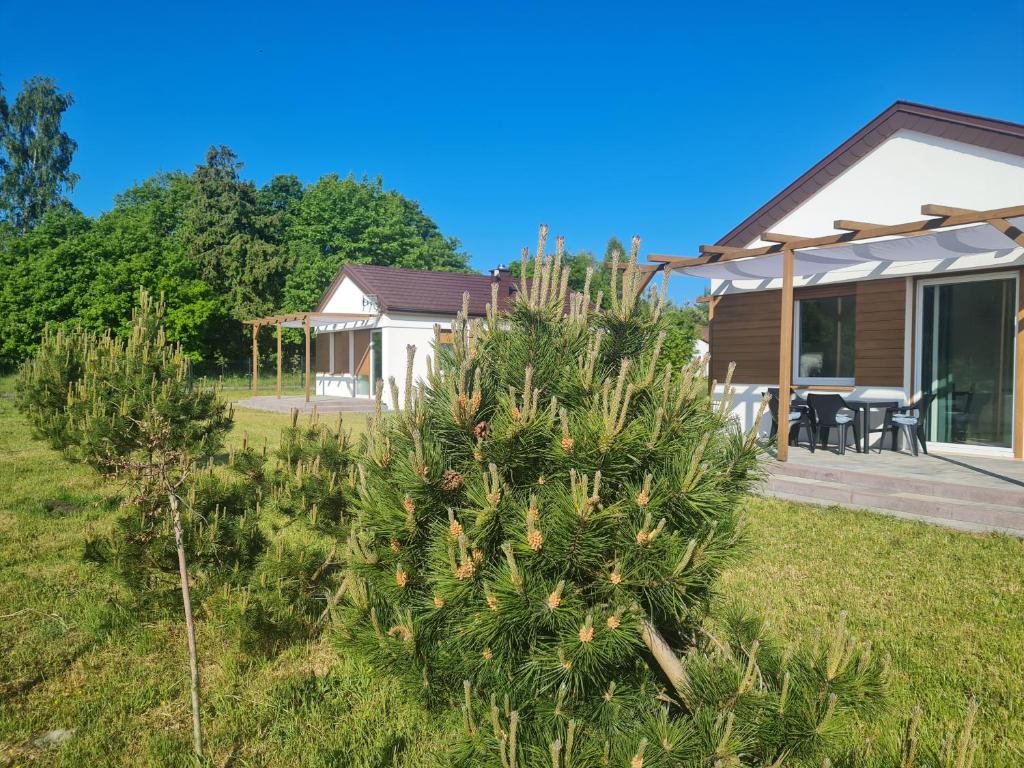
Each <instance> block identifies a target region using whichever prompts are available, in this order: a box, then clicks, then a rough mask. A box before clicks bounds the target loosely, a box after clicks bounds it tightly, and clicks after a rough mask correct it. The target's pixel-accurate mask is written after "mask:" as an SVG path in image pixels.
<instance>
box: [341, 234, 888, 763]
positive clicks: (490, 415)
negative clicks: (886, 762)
mask: <svg viewBox="0 0 1024 768" xmlns="http://www.w3.org/2000/svg"><path fill="white" fill-rule="evenodd" d="M543 239H544V233H543V232H542V240H541V247H540V249H539V251H538V255H537V257H536V259H535V262H534V267H533V269H534V272H533V274H534V276H535V279H534V280H533V282H532V284H531V288H530V290H528V291H526V292H523V293H521V295H520V297H519V299H518V300H517V303H516V304H515V305H514V306H513V307H512V308H511V309H510V311H509V312H508V314H507V315H505V316H498V315H497V314H495V313H494V312H492V313H490V315H489V317H488V318H487V320H486V321H469V320H467V318H466V317H465V316H460V318H459V319H458V320H457V321H456V323H455V327H454V338H453V344H452V347H451V349H450V350H442V351H441V352H440V360H439V361H438V362H437V363H436V365H435V366H433V368H432V370H431V371H430V375H429V379H428V381H427V382H426V383H424V384H423V385H421V386H420V388H419V389H418V390H416V394H415V396H413V395H410V398H409V401H408V402H407V404H406V407H405V409H404V410H403V411H402V412H399V413H395V414H387V415H385V414H379V415H378V416H377V417H376V418H375V419H374V421H373V423H372V424H371V426H370V430H369V433H368V437H367V444H366V449H365V454H366V461H365V462H364V463H363V464H362V465H361V466H362V467H363V471H362V473H361V477H360V480H359V483H358V488H359V497H358V505H357V514H356V516H355V518H354V521H353V523H352V527H351V531H350V535H349V539H348V543H347V549H346V552H345V558H346V564H347V566H348V578H349V584H348V592H347V597H346V604H345V607H344V609H343V610H342V611H340V612H339V615H338V618H339V620H340V622H339V627H340V628H339V637H340V638H341V639H342V641H343V642H348V643H353V644H355V645H356V646H358V647H359V648H361V649H362V650H363V651H364V652H365V653H367V654H370V655H371V657H372V658H374V659H375V661H376V663H378V664H381V665H383V666H386V667H387V668H388V669H391V670H393V671H394V672H396V673H397V674H400V675H404V676H405V677H406V678H407V679H408V681H409V683H410V684H411V685H415V686H417V687H418V688H421V689H422V687H423V686H427V691H428V693H429V695H430V697H431V698H432V699H433V700H435V701H438V702H454V701H456V700H460V699H461V697H462V695H463V681H466V682H465V685H466V686H467V688H466V689H465V695H466V697H467V701H466V702H465V704H464V706H465V708H466V710H465V717H466V726H467V739H466V743H465V745H464V750H463V751H462V752H461V753H460V758H459V760H460V763H461V764H465V765H495V766H498V765H505V766H510V765H523V766H527V765H529V766H533V765H545V766H548V765H551V764H552V760H553V759H555V758H554V757H553V756H552V755H553V754H554V753H557V755H558V756H557V759H558V760H559V761H561V762H560V763H558V764H562V765H594V764H611V765H622V764H628V763H629V761H631V760H637V759H639V760H640V762H634V764H636V765H639V764H644V765H680V766H681V765H698V764H699V765H705V764H710V763H711V762H713V761H714V760H715V759H717V758H719V757H720V758H722V759H724V760H731V759H735V758H738V757H739V756H740V755H745V754H756V755H757V756H758V759H759V760H762V761H764V762H770V761H771V760H774V759H775V758H777V757H780V756H783V755H791V756H792V757H793V758H794V759H796V758H799V759H804V758H810V757H813V756H816V755H820V754H821V753H822V751H823V748H824V747H826V746H827V745H829V744H832V743H834V742H835V741H836V740H837V738H838V736H839V735H840V734H841V733H842V732H843V730H844V727H845V726H846V725H848V724H849V722H851V721H852V719H853V715H854V714H855V713H856V714H859V715H865V714H869V713H870V711H871V707H872V706H873V705H874V704H875V702H876V701H877V699H878V695H879V688H880V684H881V667H880V665H879V663H878V662H877V661H876V660H874V659H873V658H872V657H871V656H870V653H869V651H867V650H866V649H865V648H863V647H862V646H861V645H860V644H857V643H854V642H853V641H852V640H851V639H850V638H849V636H848V635H847V634H846V633H845V630H843V629H842V628H840V629H839V630H837V632H836V634H835V637H834V638H833V641H832V643H831V644H830V645H829V646H828V648H827V650H821V649H818V650H813V649H812V650H811V651H808V652H806V653H803V654H795V655H789V656H787V655H784V654H781V653H779V652H777V651H776V650H775V649H774V648H773V647H772V646H771V645H770V643H769V642H768V640H767V638H765V637H764V636H763V633H762V632H761V627H760V624H759V623H757V622H754V621H751V620H749V619H748V618H747V617H740V618H739V619H737V620H735V621H732V622H730V624H729V626H730V627H731V628H732V633H733V634H732V636H731V637H730V638H727V640H726V641H725V642H718V643H711V642H709V641H708V640H707V635H705V634H704V626H705V624H706V620H707V617H708V613H709V610H710V606H711V598H712V596H713V594H714V589H715V582H716V580H717V579H718V576H719V575H720V574H721V572H722V570H723V569H724V568H725V567H726V566H727V565H728V564H729V563H730V562H731V561H732V559H733V558H734V556H735V551H736V543H737V540H738V537H739V530H738V525H737V522H738V509H737V507H738V502H739V499H740V497H741V496H742V494H743V493H744V492H745V491H746V490H747V488H748V487H749V483H750V481H751V479H752V478H753V477H754V476H755V474H756V473H755V467H756V454H757V451H758V450H759V447H758V446H757V445H756V444H755V441H754V438H753V436H752V435H749V436H744V435H741V434H738V433H737V432H735V431H734V429H733V428H732V426H731V424H730V422H729V421H728V419H727V418H726V416H725V413H726V412H727V410H726V409H724V408H721V407H715V406H713V405H712V404H711V403H710V401H709V400H708V398H707V396H706V394H705V392H706V388H705V386H704V382H703V380H702V379H701V378H700V376H699V373H698V371H697V367H696V364H690V365H688V366H686V367H684V368H683V369H682V370H679V369H677V368H674V367H673V366H672V365H671V364H665V365H662V364H661V363H660V360H659V357H660V355H661V351H662V347H663V345H664V341H665V336H666V334H665V328H664V326H665V320H664V316H663V310H664V304H663V297H658V298H655V299H654V301H653V302H652V303H647V302H644V301H641V300H640V299H639V296H638V293H639V289H638V285H639V273H638V271H637V270H636V269H635V268H634V267H630V269H629V270H627V271H626V272H625V273H624V274H622V275H620V274H619V272H618V270H617V269H612V270H611V273H610V288H611V295H610V306H609V309H608V310H607V311H593V310H592V309H591V303H590V300H589V296H586V295H578V296H577V297H575V298H574V299H573V300H572V301H571V302H570V309H569V311H568V312H565V311H564V307H565V296H566V291H567V287H568V281H569V273H568V271H567V270H565V269H563V265H562V263H561V259H560V251H561V249H560V248H559V255H558V256H556V257H555V258H554V259H545V258H543V255H542V254H543V245H544V244H543ZM635 258H636V256H635V248H634V255H633V262H632V263H634V264H635ZM616 260H617V259H616ZM620 282H621V283H622V285H621V287H619V285H618V284H619V283H620ZM410 354H412V352H411V353H410ZM410 384H411V382H410ZM409 389H410V391H411V389H412V388H411V387H409ZM659 647H661V648H662V650H664V649H665V648H667V649H668V657H665V656H664V654H662V655H659V651H658V649H659ZM761 654H763V656H762V655H761ZM666 658H673V659H676V662H675V663H676V664H677V665H678V664H679V662H678V659H680V658H683V659H685V660H686V661H685V672H684V673H682V674H679V673H678V672H677V671H676V670H674V668H673V667H672V665H671V663H670V662H668V661H666V660H665V659H666ZM653 659H657V663H653ZM680 669H683V667H682V666H680ZM833 694H834V698H833ZM488 700H490V701H491V702H492V704H491V706H490V708H488V707H487V706H486V704H485V706H483V707H481V706H479V705H478V704H477V702H481V701H482V702H485V703H486V702H487V701H488ZM513 731H515V734H514V735H513ZM659 734H660V735H659ZM644 739H646V740H647V741H646V743H647V744H648V745H649V746H646V747H644V746H643V744H644V742H643V740H644ZM514 743H515V744H517V745H518V746H514ZM570 743H571V744H572V745H573V746H570ZM645 749H646V750H647V751H648V752H647V757H644V750H645ZM569 753H571V754H569ZM653 753H656V754H653ZM638 755H639V757H638ZM608 760H610V762H607V763H606V761H608ZM645 760H646V762H645Z"/></svg>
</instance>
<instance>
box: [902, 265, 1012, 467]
mask: <svg viewBox="0 0 1024 768" xmlns="http://www.w3.org/2000/svg"><path fill="white" fill-rule="evenodd" d="M991 280H1012V281H1013V285H1014V291H1013V297H1014V302H1013V303H1012V304H1011V306H1010V311H1011V312H1012V317H1013V318H1014V320H1016V317H1017V313H1018V312H1019V311H1020V310H1019V309H1018V307H1020V306H1021V295H1020V291H1021V281H1020V271H1019V270H998V271H993V272H970V273H967V274H962V275H958V274H955V273H953V274H946V275H943V276H942V277H918V278H917V280H916V281H915V283H916V284H915V286H914V390H915V392H914V398H913V399H914V400H917V399H918V398H919V397H920V396H921V393H922V392H923V391H924V387H923V384H924V381H923V379H922V375H923V372H924V352H925V350H924V348H923V347H924V344H923V341H924V312H923V308H924V289H925V287H926V286H934V285H949V284H952V283H982V282H988V281H991ZM1014 328H1016V323H1014ZM1017 342H1018V335H1017V334H1016V333H1014V334H1013V352H1012V356H1011V360H1012V362H1013V377H1012V379H1011V386H1014V387H1015V386H1017V384H1016V382H1017V361H1018V358H1019V356H1020V355H1019V353H1018V350H1017ZM1016 394H1017V393H1016V392H1012V391H1011V395H1012V397H1011V399H1010V403H1011V412H1010V447H1009V448H1004V447H997V446H990V445H969V444H966V443H939V442H935V443H933V442H931V441H929V442H928V448H929V449H931V447H932V446H933V445H934V446H935V447H936V448H938V449H939V450H940V451H949V452H951V453H973V454H977V455H984V456H1001V457H1003V456H1005V457H1011V458H1012V457H1013V446H1014V445H1016V443H1017V441H1018V440H1022V439H1024V435H1017V434H1015V433H1014V430H1015V425H1016V424H1017V413H1016V408H1017V400H1018V398H1017V397H1016ZM929 426H930V425H929Z"/></svg>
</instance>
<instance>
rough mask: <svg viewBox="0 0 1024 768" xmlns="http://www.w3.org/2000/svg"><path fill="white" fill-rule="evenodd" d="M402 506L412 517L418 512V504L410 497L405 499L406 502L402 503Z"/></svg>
mask: <svg viewBox="0 0 1024 768" xmlns="http://www.w3.org/2000/svg"><path fill="white" fill-rule="evenodd" d="M402 506H403V507H405V511H406V512H408V513H409V514H410V515H411V514H412V513H413V512H415V511H416V502H415V501H413V500H412V497H410V496H406V497H405V501H403V502H402Z"/></svg>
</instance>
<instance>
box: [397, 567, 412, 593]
mask: <svg viewBox="0 0 1024 768" xmlns="http://www.w3.org/2000/svg"><path fill="white" fill-rule="evenodd" d="M407 581H409V577H408V576H406V574H405V571H403V570H402V566H398V568H397V569H396V570H395V584H397V585H398V586H399V587H402V588H403V589H404V588H405V584H406V582H407Z"/></svg>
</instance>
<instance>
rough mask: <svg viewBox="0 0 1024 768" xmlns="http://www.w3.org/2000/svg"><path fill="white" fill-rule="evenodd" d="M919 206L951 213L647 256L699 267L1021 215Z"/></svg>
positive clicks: (1012, 210) (1020, 209)
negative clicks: (690, 253) (731, 247)
mask: <svg viewBox="0 0 1024 768" xmlns="http://www.w3.org/2000/svg"><path fill="white" fill-rule="evenodd" d="M923 208H924V209H927V210H929V211H935V210H950V211H951V212H950V213H949V215H948V216H947V215H945V214H943V215H942V216H939V217H937V218H930V219H923V220H919V221H908V222H907V223H905V224H891V225H883V226H878V227H872V228H870V229H861V230H857V231H851V232H840V233H839V234H831V235H821V236H820V237H802V238H797V239H795V240H788V241H786V242H785V243H781V242H779V243H775V242H773V243H772V244H771V245H764V246H758V247H756V248H744V249H741V250H738V251H734V252H731V253H722V254H717V253H709V254H705V255H703V256H696V257H692V258H688V257H684V256H653V255H652V256H649V257H648V260H650V261H656V262H660V263H664V264H668V265H670V266H672V267H699V266H701V265H703V264H715V263H719V262H723V261H735V260H737V259H748V258H754V257H757V256H769V255H772V254H776V253H782V251H783V250H784V249H785V248H789V249H791V250H794V251H796V250H801V249H804V248H829V247H831V246H836V245H845V244H846V243H852V242H858V241H860V240H872V239H874V238H878V237H891V236H894V235H914V234H926V233H928V232H931V231H932V230H936V229H944V228H946V227H959V226H962V225H964V224H988V223H991V222H993V221H995V220H998V219H1012V218H1015V217H1017V216H1024V205H1013V206H1009V207H1007V208H993V209H991V210H987V211H963V212H956V211H961V210H962V209H949V207H948V206H923ZM769 234H770V233H769ZM780 237H781V236H780ZM762 239H763V237H762Z"/></svg>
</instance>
